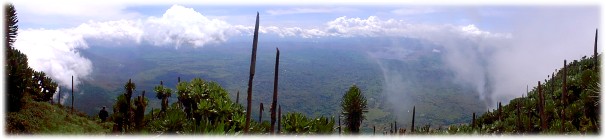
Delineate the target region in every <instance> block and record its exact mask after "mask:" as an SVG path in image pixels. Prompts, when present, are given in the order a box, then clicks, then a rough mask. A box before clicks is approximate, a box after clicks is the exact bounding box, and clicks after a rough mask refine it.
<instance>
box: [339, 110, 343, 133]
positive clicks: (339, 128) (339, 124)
mask: <svg viewBox="0 0 606 140" xmlns="http://www.w3.org/2000/svg"><path fill="white" fill-rule="evenodd" d="M341 114H343V113H341ZM338 128H339V135H341V116H339V127H338Z"/></svg>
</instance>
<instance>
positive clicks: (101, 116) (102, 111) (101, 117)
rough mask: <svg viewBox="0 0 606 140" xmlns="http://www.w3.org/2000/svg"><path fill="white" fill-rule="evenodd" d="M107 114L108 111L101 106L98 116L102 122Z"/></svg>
mask: <svg viewBox="0 0 606 140" xmlns="http://www.w3.org/2000/svg"><path fill="white" fill-rule="evenodd" d="M108 116H109V113H107V111H106V110H105V106H103V109H101V111H99V118H100V119H101V121H102V122H105V119H107V117H108Z"/></svg>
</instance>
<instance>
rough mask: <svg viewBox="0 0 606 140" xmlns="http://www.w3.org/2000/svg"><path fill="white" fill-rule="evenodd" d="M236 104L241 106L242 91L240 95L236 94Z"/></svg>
mask: <svg viewBox="0 0 606 140" xmlns="http://www.w3.org/2000/svg"><path fill="white" fill-rule="evenodd" d="M236 104H240V91H239V90H238V93H236Z"/></svg>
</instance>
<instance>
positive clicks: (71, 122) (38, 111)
mask: <svg viewBox="0 0 606 140" xmlns="http://www.w3.org/2000/svg"><path fill="white" fill-rule="evenodd" d="M70 111H71V109H70V108H67V107H60V106H59V105H51V104H50V103H47V102H35V101H31V100H30V101H26V103H25V105H24V106H23V108H22V109H21V110H20V111H19V112H11V113H8V115H7V124H6V132H7V134H43V135H57V134H78V135H83V134H95V135H102V134H107V133H109V132H110V131H111V127H112V125H113V123H111V122H105V123H101V122H100V120H99V119H95V120H93V119H90V118H88V117H86V115H85V114H84V113H81V112H78V111H75V112H74V114H71V113H70Z"/></svg>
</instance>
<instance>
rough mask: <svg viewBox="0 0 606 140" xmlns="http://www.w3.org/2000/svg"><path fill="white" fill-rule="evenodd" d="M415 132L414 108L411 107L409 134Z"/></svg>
mask: <svg viewBox="0 0 606 140" xmlns="http://www.w3.org/2000/svg"><path fill="white" fill-rule="evenodd" d="M414 132H415V106H412V126H410V133H411V134H412V133H414Z"/></svg>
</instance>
